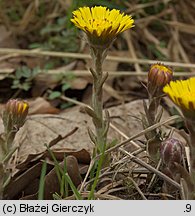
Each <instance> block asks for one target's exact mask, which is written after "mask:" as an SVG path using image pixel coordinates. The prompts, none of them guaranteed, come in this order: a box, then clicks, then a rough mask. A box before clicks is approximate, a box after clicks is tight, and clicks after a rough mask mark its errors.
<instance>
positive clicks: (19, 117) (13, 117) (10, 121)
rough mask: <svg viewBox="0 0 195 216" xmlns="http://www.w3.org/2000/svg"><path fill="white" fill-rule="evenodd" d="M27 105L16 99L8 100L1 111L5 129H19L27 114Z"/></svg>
mask: <svg viewBox="0 0 195 216" xmlns="http://www.w3.org/2000/svg"><path fill="white" fill-rule="evenodd" d="M28 109H29V105H28V103H26V102H25V101H20V100H17V99H11V100H9V101H8V102H7V103H6V105H5V110H4V112H3V123H4V126H5V129H6V130H7V131H11V130H15V129H19V128H20V127H22V126H23V124H24V122H25V119H26V116H27V114H28Z"/></svg>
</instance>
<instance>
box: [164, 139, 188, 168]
mask: <svg viewBox="0 0 195 216" xmlns="http://www.w3.org/2000/svg"><path fill="white" fill-rule="evenodd" d="M183 152H184V146H183V144H182V143H181V142H180V141H179V140H177V139H174V138H169V139H167V140H165V141H163V142H162V143H161V148H160V153H161V158H162V161H163V163H164V164H165V165H166V166H167V167H169V168H173V167H174V162H176V163H181V161H182V156H183Z"/></svg>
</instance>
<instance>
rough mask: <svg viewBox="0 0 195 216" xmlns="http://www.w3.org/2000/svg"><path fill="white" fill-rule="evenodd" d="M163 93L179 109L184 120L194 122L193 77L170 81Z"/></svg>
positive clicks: (194, 94) (194, 98) (194, 80)
mask: <svg viewBox="0 0 195 216" xmlns="http://www.w3.org/2000/svg"><path fill="white" fill-rule="evenodd" d="M163 91H164V92H165V93H166V94H167V95H168V96H169V97H170V99H171V100H172V101H173V102H174V103H175V104H176V105H177V106H179V107H180V108H181V110H182V112H183V114H184V116H185V117H186V118H188V119H191V120H195V77H192V78H189V79H187V80H177V81H175V82H174V81H171V82H170V84H168V85H166V86H165V87H164V88H163Z"/></svg>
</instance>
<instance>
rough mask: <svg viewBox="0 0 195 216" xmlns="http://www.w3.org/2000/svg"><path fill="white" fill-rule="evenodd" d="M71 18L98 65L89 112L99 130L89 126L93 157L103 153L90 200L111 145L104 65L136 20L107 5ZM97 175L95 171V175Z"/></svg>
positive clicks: (93, 75) (87, 9) (93, 70)
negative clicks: (113, 46) (112, 47)
mask: <svg viewBox="0 0 195 216" xmlns="http://www.w3.org/2000/svg"><path fill="white" fill-rule="evenodd" d="M71 21H72V22H73V23H74V24H75V25H76V26H77V27H78V28H79V29H81V30H82V31H84V32H85V36H86V40H87V42H88V44H89V47H90V51H91V57H92V60H93V63H94V68H93V69H92V68H91V69H90V72H91V74H92V77H93V92H92V104H91V105H92V108H88V107H87V108H86V112H87V113H88V114H89V115H90V116H91V117H92V119H93V123H94V126H95V133H94V132H93V131H92V130H91V129H89V130H88V131H89V136H90V138H91V141H92V142H93V143H94V146H95V147H94V151H93V157H95V156H96V155H97V154H100V153H101V157H100V159H99V160H98V161H97V163H96V164H95V167H94V169H93V171H94V173H95V172H96V174H95V180H94V183H93V185H92V188H91V192H90V194H89V197H88V199H92V198H94V191H95V188H96V185H97V181H98V177H99V175H100V170H101V167H102V164H103V161H104V153H105V150H106V147H107V132H108V129H109V115H108V112H105V117H104V115H103V101H102V92H103V84H104V82H105V81H106V78H107V76H108V74H107V73H105V74H104V73H103V71H102V64H103V61H104V60H105V58H106V56H107V51H108V48H109V47H110V45H111V44H112V42H113V41H114V40H115V38H116V37H117V35H118V34H119V33H121V32H123V31H125V30H127V29H129V28H131V27H133V23H134V20H133V19H132V18H131V17H130V16H128V15H124V14H123V13H120V11H119V10H116V9H113V10H109V9H107V8H106V7H102V6H95V7H92V8H89V7H82V8H79V9H78V10H76V11H74V12H73V18H72V19H71ZM91 176H92V177H94V174H93V175H91Z"/></svg>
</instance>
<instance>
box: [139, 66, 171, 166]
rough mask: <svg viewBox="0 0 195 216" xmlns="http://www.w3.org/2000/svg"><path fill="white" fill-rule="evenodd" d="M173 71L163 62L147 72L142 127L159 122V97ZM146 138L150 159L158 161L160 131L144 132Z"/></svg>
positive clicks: (160, 111) (160, 115)
mask: <svg viewBox="0 0 195 216" xmlns="http://www.w3.org/2000/svg"><path fill="white" fill-rule="evenodd" d="M172 75H173V72H172V70H171V69H170V68H168V67H166V66H164V65H163V64H160V63H157V64H154V65H152V66H151V68H150V70H149V73H148V83H147V86H146V89H147V92H148V98H149V100H148V105H147V104H146V102H145V101H144V111H145V115H143V118H142V124H143V127H144V128H148V127H150V126H152V125H154V124H156V123H158V122H160V120H161V117H162V112H163V110H162V109H161V110H159V105H160V101H161V98H162V96H163V92H162V89H163V87H164V86H165V85H166V84H168V83H169V82H170V81H171V79H172ZM145 137H146V139H147V151H148V154H149V156H150V157H151V159H152V160H154V161H156V162H157V161H158V159H159V149H160V143H161V141H162V140H161V137H160V133H159V132H158V131H157V130H153V131H151V132H149V133H146V134H145Z"/></svg>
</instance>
